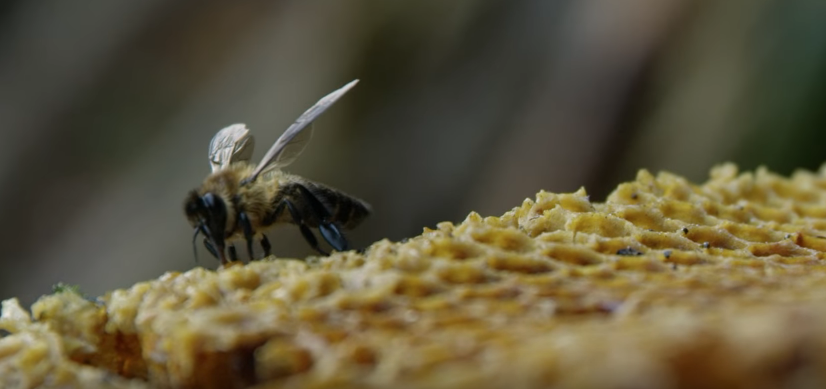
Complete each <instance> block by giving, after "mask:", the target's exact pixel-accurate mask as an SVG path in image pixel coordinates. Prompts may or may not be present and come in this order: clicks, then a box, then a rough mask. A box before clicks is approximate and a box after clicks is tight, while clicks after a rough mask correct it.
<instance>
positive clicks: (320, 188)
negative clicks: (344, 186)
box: [262, 181, 370, 229]
mask: <svg viewBox="0 0 826 389" xmlns="http://www.w3.org/2000/svg"><path fill="white" fill-rule="evenodd" d="M285 202H288V203H290V204H291V206H292V207H293V209H294V210H295V211H296V212H297V213H298V214H299V216H300V217H301V219H302V222H303V223H305V224H306V225H308V226H310V227H318V226H319V224H321V223H324V222H325V221H326V222H330V223H335V224H337V225H338V226H339V227H341V228H343V229H352V228H355V227H356V226H358V225H359V224H361V222H362V221H363V220H364V219H365V218H366V217H367V216H368V215H369V214H370V206H369V205H368V204H367V203H365V202H364V201H361V200H359V199H357V198H355V197H352V196H350V195H347V194H345V193H343V192H340V191H338V190H336V189H333V188H329V187H327V186H324V185H321V184H317V183H314V182H307V181H303V182H292V183H289V184H282V187H281V190H280V191H279V194H278V196H276V198H275V199H274V200H273V207H274V209H275V211H274V212H273V213H272V214H270V215H268V217H267V218H265V219H264V221H263V223H262V224H263V225H265V226H266V225H270V224H272V223H275V222H277V221H285V222H288V223H294V222H295V221H294V220H293V219H294V218H293V217H292V216H291V215H290V213H289V212H288V209H287V208H286V204H285ZM313 204H315V205H313Z"/></svg>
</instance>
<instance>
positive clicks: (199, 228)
mask: <svg viewBox="0 0 826 389" xmlns="http://www.w3.org/2000/svg"><path fill="white" fill-rule="evenodd" d="M203 226H204V225H203V223H202V224H200V225H198V227H195V235H193V236H192V252H193V253H195V263H196V264H197V263H198V246H197V245H196V244H195V240H196V239H198V234H200V233H201V228H203Z"/></svg>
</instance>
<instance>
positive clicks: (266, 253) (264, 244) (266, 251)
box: [261, 235, 272, 257]
mask: <svg viewBox="0 0 826 389" xmlns="http://www.w3.org/2000/svg"><path fill="white" fill-rule="evenodd" d="M261 248H262V249H264V257H269V256H270V249H271V248H272V246H270V240H269V239H267V237H266V236H264V235H261Z"/></svg>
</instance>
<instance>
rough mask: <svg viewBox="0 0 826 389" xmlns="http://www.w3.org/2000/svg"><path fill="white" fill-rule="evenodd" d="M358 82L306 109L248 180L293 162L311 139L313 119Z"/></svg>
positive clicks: (356, 81)
mask: <svg viewBox="0 0 826 389" xmlns="http://www.w3.org/2000/svg"><path fill="white" fill-rule="evenodd" d="M358 82H359V80H353V81H350V83H349V84H347V85H345V86H343V87H341V88H340V89H338V90H335V91H333V92H332V93H330V94H328V95H327V96H324V97H322V98H321V100H319V101H318V102H317V103H315V105H313V106H312V107H310V109H308V110H306V111H304V113H303V114H301V116H299V117H298V119H296V120H295V123H293V124H292V125H291V126H290V127H289V128H287V131H284V134H282V135H281V137H280V138H278V140H277V141H275V144H274V145H272V148H270V150H269V151H267V154H266V155H264V159H262V160H261V163H259V164H258V166H257V167H256V168H255V171H253V172H252V174H251V175H250V177H249V178H248V179H247V182H252V181H255V179H256V178H257V177H258V175H259V174H261V173H262V172H263V171H265V170H270V169H280V168H282V167H284V166H287V165H289V164H291V163H293V161H295V159H296V158H298V156H299V155H300V154H301V152H302V151H304V148H305V147H306V146H307V143H309V141H310V137H311V135H312V126H310V124H312V123H313V120H315V119H316V118H317V117H318V116H319V115H321V114H322V113H324V111H326V110H327V108H330V106H331V105H333V103H335V102H336V100H338V99H339V98H341V96H343V95H344V94H345V93H347V91H349V90H350V89H351V88H353V87H354V86H356V84H357V83H358ZM305 129H306V130H305ZM302 130H304V131H302Z"/></svg>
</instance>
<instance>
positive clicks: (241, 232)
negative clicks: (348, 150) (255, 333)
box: [184, 80, 371, 264]
mask: <svg viewBox="0 0 826 389" xmlns="http://www.w3.org/2000/svg"><path fill="white" fill-rule="evenodd" d="M357 82H358V80H354V81H352V82H350V83H349V84H347V85H345V86H343V87H342V88H340V89H338V90H336V91H334V92H332V93H330V94H329V95H327V96H325V97H323V98H322V99H321V100H319V101H318V102H317V103H316V104H315V105H313V106H312V107H310V108H309V109H308V110H307V111H305V112H304V113H303V114H302V115H301V116H299V117H298V119H297V120H296V121H295V123H293V124H292V125H291V126H290V127H289V128H287V130H286V131H284V133H283V134H282V135H281V136H280V137H279V138H278V140H276V142H275V144H273V146H272V147H271V148H270V149H269V151H267V153H266V154H265V155H264V158H263V159H262V161H261V162H260V163H258V164H257V165H253V164H251V163H250V162H249V161H250V159H251V158H252V152H253V148H254V145H255V139H254V138H253V136H252V135H251V134H250V133H249V130H248V129H247V127H246V126H245V125H243V124H234V125H231V126H229V127H226V128H224V129H222V130H221V131H218V133H217V134H215V136H214V137H213V138H212V141H211V142H210V146H209V162H210V166H211V167H212V173H211V174H210V175H209V176H207V177H206V179H204V182H203V183H202V184H201V186H200V187H199V188H197V189H194V190H192V191H191V192H190V193H189V195H188V196H187V198H186V200H185V201H184V213H185V214H186V217H187V219H188V220H189V223H190V224H191V225H192V227H194V228H195V234H194V236H193V238H192V239H193V240H192V242H193V248H194V249H195V250H196V260H197V248H195V242H196V241H197V238H198V235H203V237H204V240H203V243H204V246H205V247H206V248H207V250H208V251H209V252H210V253H211V254H212V255H213V256H215V257H216V258H218V259H220V260H221V263H222V264H226V263H227V262H229V261H234V260H237V258H238V254H237V252H236V250H235V246H234V244H233V242H236V241H244V242H245V243H246V247H247V253H248V254H249V257H250V258H253V243H254V241H255V240H257V241H258V242H260V244H261V248H262V249H263V251H264V256H268V255H269V254H270V249H271V246H270V243H269V240H268V239H267V237H266V235H264V234H263V232H264V231H265V230H267V229H269V228H270V227H272V226H274V225H277V224H282V223H289V224H294V225H296V226H297V227H298V228H299V230H300V231H301V234H302V236H303V237H304V239H305V240H306V241H307V243H309V245H310V246H311V247H312V248H313V249H315V250H316V251H318V252H320V253H322V254H325V255H326V254H327V252H326V251H324V250H322V249H321V247H320V246H319V243H318V239H317V238H316V236H315V234H314V233H313V231H312V230H311V228H315V229H318V231H319V232H320V234H321V236H322V237H323V238H324V240H325V241H326V242H327V243H329V244H330V246H331V247H332V248H334V249H335V250H338V251H344V250H349V243H348V242H347V239H346V238H345V237H344V233H343V232H342V230H344V229H352V228H355V227H356V226H358V225H359V224H360V223H361V221H362V220H364V218H366V217H367V216H368V215H369V214H370V212H371V209H370V206H369V205H368V204H367V203H365V202H364V201H362V200H359V199H357V198H355V197H352V196H350V195H348V194H345V193H344V192H341V191H339V190H337V189H333V188H331V187H329V186H326V185H323V184H320V183H317V182H313V181H310V180H307V179H305V178H303V177H299V176H296V175H292V174H287V173H284V172H282V171H281V168H283V167H285V166H287V165H289V164H290V163H292V162H293V161H295V159H296V158H297V157H298V156H299V155H300V154H301V152H302V151H303V150H304V148H305V147H306V146H307V143H308V142H309V140H310V137H311V135H312V126H311V124H312V122H313V121H314V120H315V119H316V118H317V117H318V116H319V115H321V114H322V113H323V112H324V111H325V110H327V108H329V107H330V106H331V105H332V104H333V103H335V102H336V101H337V100H338V99H339V98H340V97H341V96H343V95H344V94H345V93H347V91H349V90H350V89H351V88H352V87H354V86H355V85H356V83H357Z"/></svg>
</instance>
